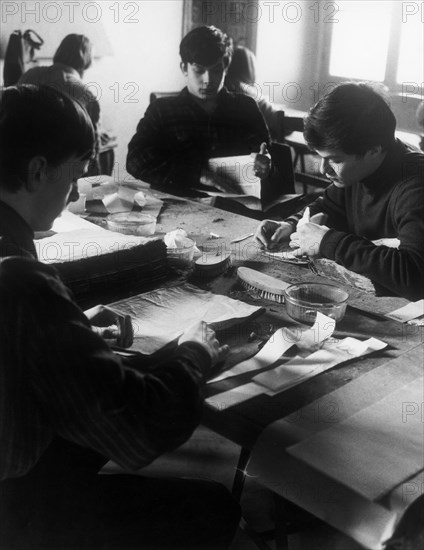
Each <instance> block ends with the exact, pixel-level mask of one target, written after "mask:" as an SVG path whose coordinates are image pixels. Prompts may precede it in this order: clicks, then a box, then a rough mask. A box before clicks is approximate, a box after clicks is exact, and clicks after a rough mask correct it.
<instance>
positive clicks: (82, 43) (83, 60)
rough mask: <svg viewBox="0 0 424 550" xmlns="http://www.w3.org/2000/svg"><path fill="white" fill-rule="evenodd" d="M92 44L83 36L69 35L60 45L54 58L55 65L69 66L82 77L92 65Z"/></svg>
mask: <svg viewBox="0 0 424 550" xmlns="http://www.w3.org/2000/svg"><path fill="white" fill-rule="evenodd" d="M91 50H92V44H91V42H90V39H89V38H87V37H86V36H84V35H83V34H68V35H67V36H65V38H64V39H63V40H62V42H61V43H60V45H59V47H58V49H57V50H56V53H55V54H54V57H53V63H63V65H68V66H69V67H72V68H73V69H75V70H76V71H78V72H79V73H80V74H81V75H82V74H83V72H84V71H85V70H86V69H88V67H89V66H90V65H91V62H92V57H91Z"/></svg>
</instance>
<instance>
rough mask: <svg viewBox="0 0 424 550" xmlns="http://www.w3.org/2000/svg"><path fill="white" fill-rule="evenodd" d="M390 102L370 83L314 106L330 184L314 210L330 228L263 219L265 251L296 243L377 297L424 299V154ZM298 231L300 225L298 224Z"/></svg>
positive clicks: (343, 89)
mask: <svg viewBox="0 0 424 550" xmlns="http://www.w3.org/2000/svg"><path fill="white" fill-rule="evenodd" d="M395 126H396V120H395V116H394V114H393V112H392V111H391V109H390V106H389V104H388V102H387V101H386V99H385V98H384V97H383V96H382V95H381V94H380V93H379V92H378V91H376V89H375V88H374V87H372V86H370V85H368V84H365V83H350V82H346V83H343V84H340V85H339V86H337V87H335V88H334V89H333V90H332V91H330V92H329V93H328V94H327V95H326V96H324V97H323V98H322V99H321V100H320V101H318V103H317V104H316V105H315V106H314V107H313V108H312V109H311V111H310V112H309V114H308V116H307V118H306V120H305V130H304V136H305V140H306V142H307V143H308V145H309V147H311V149H313V150H315V151H316V152H317V153H318V154H319V155H320V157H321V172H322V173H323V174H325V176H326V177H327V178H329V179H330V180H331V182H332V184H331V185H330V186H329V187H328V188H327V189H326V190H325V192H324V195H323V197H320V198H319V199H317V200H316V201H315V202H314V203H312V204H311V205H310V215H311V216H313V215H315V214H319V213H322V214H324V216H325V217H326V220H325V218H324V220H325V221H324V225H318V224H317V223H311V222H309V223H302V224H300V225H299V226H297V222H298V220H299V219H300V217H301V213H299V214H296V215H294V216H290V217H289V218H287V219H286V220H284V221H282V222H275V221H271V220H264V221H263V222H261V224H260V225H259V227H258V229H257V231H256V235H255V238H256V241H257V242H258V244H259V245H260V246H261V247H269V248H274V247H275V246H276V245H277V244H278V243H282V242H284V241H290V246H291V247H292V248H293V249H294V253H295V254H296V255H297V256H302V255H308V256H309V257H312V258H313V257H317V256H321V257H323V258H328V259H330V260H334V261H335V262H337V264H340V265H341V266H343V267H345V268H347V269H349V270H351V271H353V272H355V273H358V274H360V275H363V276H366V277H368V278H369V279H371V280H372V282H373V283H374V286H375V288H376V292H377V294H379V295H397V296H402V297H404V298H407V299H408V300H414V301H415V300H418V299H421V298H423V297H424V155H423V154H421V153H418V152H415V151H412V150H411V149H410V148H409V147H408V146H407V145H405V144H404V143H402V142H401V141H399V140H397V139H395V135H394V134H395ZM296 226H297V227H296Z"/></svg>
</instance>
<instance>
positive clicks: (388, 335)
mask: <svg viewBox="0 0 424 550" xmlns="http://www.w3.org/2000/svg"><path fill="white" fill-rule="evenodd" d="M158 196H160V198H162V200H164V202H165V204H164V208H163V210H162V213H161V215H160V217H159V219H158V230H159V231H162V232H166V231H169V230H171V229H175V228H176V227H182V228H183V229H185V230H186V231H187V233H188V234H189V236H192V237H193V238H195V239H196V240H197V241H198V243H202V242H204V241H207V242H208V243H209V245H210V244H211V243H212V245H213V243H216V246H217V247H220V246H226V247H227V248H228V249H231V250H232V253H233V254H232V261H233V266H234V267H235V268H236V267H238V266H247V267H251V268H253V269H257V270H259V271H261V272H264V273H266V274H268V275H271V276H275V277H277V278H281V279H283V280H285V281H287V282H298V281H323V280H324V281H326V282H328V280H326V279H323V278H322V277H320V276H317V275H315V274H313V273H312V272H311V271H310V270H309V269H308V268H307V267H304V266H302V267H300V266H296V265H291V264H286V263H281V262H278V261H271V260H270V259H269V258H267V257H264V256H263V255H262V254H261V252H260V251H259V250H258V248H257V247H256V245H255V244H254V241H253V239H252V238H250V239H247V240H245V241H242V242H240V243H236V244H231V245H230V244H229V242H230V240H232V239H234V238H235V237H237V236H241V235H244V234H249V233H253V232H254V231H255V229H256V227H257V222H256V221H254V220H251V219H249V218H244V217H242V216H238V215H236V214H231V213H228V212H225V211H221V210H218V209H215V208H212V207H210V206H207V205H204V204H202V203H199V202H191V201H185V200H184V199H180V198H175V197H170V196H166V195H163V194H158ZM211 232H212V233H214V234H217V235H220V236H221V237H222V239H219V240H216V241H214V240H210V233H211ZM223 243H224V244H223ZM189 280H191V281H192V282H193V283H195V284H197V285H198V286H200V287H203V288H207V289H209V290H211V291H213V292H215V293H217V294H225V295H228V296H230V297H233V298H236V299H240V300H244V301H246V302H248V303H251V304H255V305H261V306H263V307H264V308H265V313H264V314H263V315H262V316H260V317H258V318H256V319H254V320H253V321H250V322H248V323H247V324H245V325H244V326H241V327H240V328H239V329H238V330H231V331H227V333H222V334H219V337H220V338H221V340H222V341H223V342H227V343H229V344H230V345H231V346H232V356H231V358H230V362H233V361H235V360H236V358H237V357H238V358H241V357H243V358H244V357H245V356H246V355H247V354H252V353H254V352H255V351H256V349H257V342H258V340H257V339H254V340H253V341H249V335H250V334H251V332H255V333H256V334H257V335H258V336H259V337H265V336H266V335H267V334H269V333H270V330H271V329H272V330H275V329H276V328H278V327H280V326H294V325H296V324H295V323H294V321H292V320H291V319H290V318H289V317H288V316H287V314H286V311H285V307H284V305H280V304H277V303H275V302H270V301H268V300H264V299H261V298H259V297H258V296H255V295H252V293H250V292H248V291H246V290H244V289H243V288H242V287H241V286H240V284H239V283H238V282H237V277H236V273H235V270H234V271H233V272H232V273H231V274H230V275H229V274H228V273H227V274H224V275H221V276H219V277H217V278H215V279H212V280H202V279H192V277H190V275H189ZM345 288H346V290H348V292H349V294H350V298H349V306H348V308H347V312H346V316H345V318H344V319H343V320H342V321H341V322H339V323H338V324H337V327H336V331H335V333H334V336H335V337H336V338H343V337H346V336H349V335H352V336H355V337H357V338H358V339H361V340H365V339H367V338H369V337H370V336H374V337H376V338H379V339H380V340H383V341H385V342H386V343H387V344H389V347H388V348H387V349H385V350H383V351H381V352H378V353H375V354H372V355H370V356H367V357H364V358H360V359H357V360H353V361H350V362H348V363H345V364H344V365H342V366H340V367H338V368H334V369H331V370H329V371H327V372H325V373H323V374H321V375H319V376H316V377H314V378H312V379H310V380H308V381H306V382H304V383H302V384H300V385H298V386H295V387H293V388H291V389H289V390H287V391H284V392H282V393H280V394H277V395H274V396H268V395H261V396H257V397H254V398H252V399H249V400H248V401H245V402H243V403H241V404H239V405H237V406H234V407H231V408H228V409H226V410H217V409H216V408H213V407H210V406H206V407H205V412H204V418H203V422H204V424H205V425H206V426H208V427H209V428H211V429H212V430H214V431H216V432H217V433H219V434H221V435H222V436H224V437H226V438H228V439H230V440H231V441H233V442H235V443H237V444H239V445H240V446H241V447H242V448H243V449H246V450H247V451H250V450H252V449H253V450H254V449H255V444H256V442H257V440H258V438H259V436H260V435H261V434H262V433H263V431H264V430H265V429H266V428H267V427H268V426H270V425H271V424H272V423H274V422H276V421H279V420H281V419H285V418H286V419H287V418H293V415H296V414H298V413H299V411H300V410H303V409H305V408H307V407H309V408H311V407H312V408H313V407H314V404H315V403H319V400H320V399H325V398H326V396H328V395H329V394H331V392H334V391H336V390H338V389H339V388H343V387H344V386H346V385H347V384H349V383H352V382H358V381H360V380H361V377H367V376H368V377H370V380H372V379H373V378H372V376H373V372H374V371H375V372H376V373H378V372H381V370H382V369H384V368H385V365H389V366H390V365H391V364H392V365H393V367H392V369H394V368H396V365H397V366H398V367H397V368H399V369H402V368H405V369H406V370H407V369H408V364H409V365H410V366H411V368H416V365H417V364H418V365H419V364H420V363H421V365H423V360H424V351H423V344H422V342H423V329H422V327H413V326H409V325H404V324H401V323H399V322H396V321H393V320H390V319H388V318H387V317H385V316H384V314H385V313H387V312H389V311H392V310H394V309H397V308H399V307H401V306H403V305H405V304H406V303H407V301H406V300H404V299H402V298H393V297H376V296H375V295H373V294H371V293H364V292H363V291H361V290H358V289H355V288H353V287H350V286H349V287H348V286H345ZM379 369H380V370H379ZM402 375H403V374H402V372H401V373H400V376H399V380H401V378H402ZM250 378H251V376H250V375H249V374H245V375H240V376H238V377H235V378H229V379H225V380H222V381H220V382H217V383H214V384H208V387H207V396H213V395H216V394H219V393H220V392H223V391H226V390H228V389H231V388H232V387H234V386H237V385H241V384H244V383H246V382H248V381H249V380H250ZM362 380H363V381H364V383H365V381H366V380H368V378H362ZM290 415H291V416H290ZM289 441H290V437H288V440H287V443H289ZM280 452H283V451H282V450H281V449H280ZM283 454H284V453H283ZM289 463H290V461H289ZM293 463H294V469H293V470H290V469H288V472H290V473H289V474H288V475H295V474H297V475H300V476H301V477H302V476H303V473H304V472H303V470H302V468H299V463H298V462H296V461H293V459H291V464H292V465H293ZM296 468H297V470H296ZM318 478H319V475H318V476H316V475H315V474H313V475H312V474H311V471H310V470H308V476H307V479H308V480H309V482H314V480H315V479H318ZM416 483H418V481H417V482H416ZM271 488H273V487H271ZM274 490H275V488H274ZM399 491H400V489H399V490H398V491H397V492H396V491H393V493H392V494H391V495H386V496H385V498H384V499H381V501H380V502H378V503H377V504H376V506H377V508H375V507H374V508H373V507H371V508H372V510H371V509H369V510H368V513H369V519H370V521H377V520H376V519H375V517H377V519H378V520H379V521H380V519H379V518H380V515H381V512H382V510H384V513H385V511H386V510H387V514H388V517H389V516H390V517H391V520H393V517H394V516H393V514H395V513H398V512H399V510H402V506H403V507H405V506H406V503H405V501H404V500H403V502H401V501H402V498H403V495H402V496H401V495H400V493H399ZM284 496H285V497H287V495H284ZM288 498H289V500H290V495H289V496H288ZM344 498H348V503H349V502H350V505H349V504H348V503H346V510H348V511H349V513H350V514H351V516H350V517H349V519H346V518H345V517H343V518H342V519H341V517H340V514H338V515H337V514H335V515H334V521H332V518H331V517H330V518H329V517H326V515H325V514H326V513H328V510H326V509H325V507H323V508H322V509H321V512H322V514H321V515H320V510H317V509H316V507H314V506H312V505H311V503H310V502H309V501H308V498H305V499H302V498H300V499H299V498H293V499H292V500H293V502H296V504H298V505H300V506H303V507H305V508H306V509H307V510H309V511H311V512H313V513H314V514H316V515H318V516H320V517H322V518H323V519H325V520H326V521H328V522H329V523H330V524H333V525H334V526H336V527H337V528H339V529H341V530H344V531H345V532H346V533H347V534H349V535H350V536H352V537H353V538H356V539H357V540H359V541H360V542H361V543H362V544H364V545H365V546H366V547H368V548H377V547H378V545H377V546H376V544H377V542H376V540H377V539H378V537H379V536H381V533H382V530H383V531H384V529H386V528H387V525H386V524H384V521H383V520H381V521H383V524H382V523H381V521H380V523H378V521H377V527H376V529H377V531H378V532H377V533H373V532H372V529H373V527H372V526H371V528H370V525H364V526H363V527H362V528H361V529H363V530H362V531H361V529H359V531H358V528H357V526H354V527H352V525H351V522H352V521H353V519H352V518H355V517H356V516H355V514H356V513H357V510H358V508H359V507H361V508H363V507H364V506H365V508H366V505H368V503H366V502H364V501H363V500H361V499H359V501H358V500H357V499H356V497H355V495H353V494H350V493H348V494H347V496H346V493H344ZM355 506H356V508H355ZM369 506H371V504H370V505H369ZM369 506H368V507H369ZM373 506H374V504H373ZM352 507H353V509H352ZM376 510H377V512H376ZM373 514H374V515H373ZM376 514H377V515H376ZM341 515H342V516H343V514H341ZM383 515H384V514H383ZM384 517H385V518H386V516H384ZM387 521H388V520H387ZM367 529H368V531H367ZM370 529H371V532H370ZM364 533H365V534H364Z"/></svg>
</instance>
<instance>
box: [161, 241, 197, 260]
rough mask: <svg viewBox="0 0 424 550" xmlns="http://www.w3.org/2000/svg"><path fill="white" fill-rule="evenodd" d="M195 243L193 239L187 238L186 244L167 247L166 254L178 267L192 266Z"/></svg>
mask: <svg viewBox="0 0 424 550" xmlns="http://www.w3.org/2000/svg"><path fill="white" fill-rule="evenodd" d="M195 244H196V243H195V242H194V241H192V240H191V239H188V238H185V239H184V245H182V246H177V247H172V248H171V247H169V248H167V249H166V256H167V258H168V261H169V263H170V264H171V265H173V266H176V267H188V266H190V265H191V263H192V261H193V256H194V247H195Z"/></svg>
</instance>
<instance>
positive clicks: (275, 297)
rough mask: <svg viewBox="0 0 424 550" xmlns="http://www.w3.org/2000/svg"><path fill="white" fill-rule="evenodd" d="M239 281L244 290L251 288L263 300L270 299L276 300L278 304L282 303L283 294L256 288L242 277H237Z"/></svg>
mask: <svg viewBox="0 0 424 550" xmlns="http://www.w3.org/2000/svg"><path fill="white" fill-rule="evenodd" d="M239 281H240V282H241V284H242V285H243V286H244V288H245V289H246V290H251V291H253V292H255V293H256V294H258V295H259V296H260V297H261V298H264V299H265V300H271V301H272V302H277V303H279V304H283V303H284V294H275V293H274V292H268V291H266V290H261V289H260V288H257V287H255V286H253V285H251V284H249V283H247V282H246V281H244V280H243V279H241V278H239Z"/></svg>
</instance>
